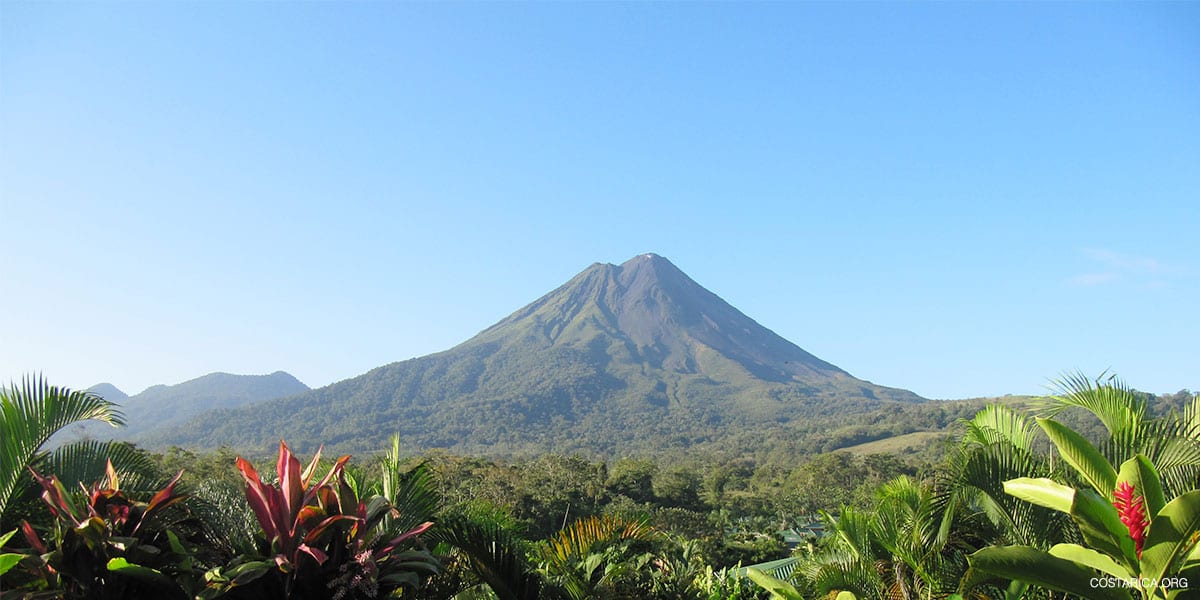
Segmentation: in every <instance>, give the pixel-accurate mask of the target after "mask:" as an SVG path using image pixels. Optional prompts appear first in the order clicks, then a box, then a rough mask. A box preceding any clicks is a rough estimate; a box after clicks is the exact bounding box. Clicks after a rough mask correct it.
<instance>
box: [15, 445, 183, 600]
mask: <svg viewBox="0 0 1200 600" xmlns="http://www.w3.org/2000/svg"><path fill="white" fill-rule="evenodd" d="M29 471H30V473H32V474H33V478H34V480H35V481H37V483H38V485H40V486H41V488H42V501H43V502H44V503H45V505H46V507H47V508H48V509H49V511H50V514H51V515H52V516H53V517H54V521H53V522H52V523H51V525H50V528H49V531H48V533H49V534H50V535H49V536H48V540H43V539H42V537H41V536H40V535H39V534H38V532H37V531H35V530H34V528H33V527H32V526H31V525H30V524H29V523H28V522H27V521H22V522H21V533H22V535H23V536H24V537H25V541H26V542H28V543H29V547H30V550H31V552H30V553H27V554H24V555H23V557H22V559H21V561H20V563H19V566H18V568H17V569H16V570H17V571H18V572H17V574H16V575H15V579H17V580H18V581H19V587H21V588H23V589H27V590H34V589H44V590H55V591H56V592H55V593H57V594H59V595H63V596H66V597H87V598H96V599H108V598H134V597H157V598H181V599H182V598H187V597H190V596H191V593H190V589H191V586H192V584H193V583H194V582H195V581H194V579H193V577H192V567H191V565H192V559H191V556H190V554H189V552H188V550H187V549H186V548H184V546H183V544H182V543H181V541H180V539H179V538H178V537H177V536H176V535H175V534H174V533H173V532H171V531H170V530H169V529H168V528H167V527H165V525H166V523H164V522H163V521H162V519H160V517H161V516H162V514H163V512H164V511H166V510H167V509H168V508H169V507H171V506H173V505H175V504H178V503H179V502H182V501H183V500H184V498H186V495H184V494H180V493H177V492H176V490H175V488H176V485H177V484H178V483H179V478H180V477H181V476H182V475H183V472H182V471H180V473H179V474H178V475H176V476H175V478H174V479H172V480H171V481H170V483H168V484H167V486H166V487H164V488H163V489H162V490H160V491H158V492H157V493H156V494H154V496H153V497H152V498H151V499H150V501H149V502H148V503H147V502H141V501H137V500H135V499H133V498H131V497H130V496H129V495H127V493H126V492H125V491H123V490H121V486H120V481H119V480H118V478H117V473H116V470H115V469H114V468H113V465H112V462H109V463H108V467H107V472H106V473H105V477H104V478H103V479H102V480H101V481H99V482H97V483H96V484H94V485H93V486H92V487H91V488H90V489H88V488H85V489H84V490H83V491H84V492H86V496H84V497H83V498H82V499H81V498H77V497H76V496H75V495H72V494H70V493H68V492H67V490H66V488H65V487H64V486H63V484H62V482H60V481H59V480H58V477H56V476H54V475H50V476H49V477H47V476H43V475H42V474H40V473H38V472H37V471H35V470H33V469H29ZM81 487H82V485H81ZM81 500H84V501H82V502H81Z"/></svg>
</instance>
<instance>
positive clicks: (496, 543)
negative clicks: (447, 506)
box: [425, 517, 562, 600]
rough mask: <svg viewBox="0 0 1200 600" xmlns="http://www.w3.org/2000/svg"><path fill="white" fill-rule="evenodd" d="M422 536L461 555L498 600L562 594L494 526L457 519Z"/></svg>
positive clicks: (507, 534)
mask: <svg viewBox="0 0 1200 600" xmlns="http://www.w3.org/2000/svg"><path fill="white" fill-rule="evenodd" d="M425 537H426V538H427V539H428V540H430V541H432V542H435V543H436V542H442V543H445V544H447V545H449V546H451V547H453V548H454V549H456V550H457V551H459V552H462V553H463V554H465V555H466V556H467V558H468V562H469V564H470V567H471V571H472V572H474V573H475V575H476V576H477V577H479V579H481V580H482V581H483V582H484V583H486V584H487V585H488V587H490V588H491V589H492V591H493V592H495V594H496V597H497V598H499V599H500V600H538V599H541V598H545V599H547V600H555V599H558V598H561V597H562V594H561V592H560V591H559V590H557V589H556V588H555V587H553V586H552V585H550V584H548V583H547V582H546V581H545V580H544V579H543V578H542V576H541V574H540V573H538V572H537V570H536V569H534V568H533V566H532V565H530V564H529V562H528V561H527V560H526V559H525V551H526V547H525V544H524V542H523V541H522V540H521V539H519V538H517V537H516V536H515V535H513V534H512V533H511V532H509V531H507V530H505V529H503V528H501V527H499V526H498V525H496V524H495V523H476V522H473V521H470V520H468V519H464V518H461V517H451V518H447V519H443V520H442V521H439V522H438V524H437V526H435V527H434V528H433V529H430V530H429V532H428V533H426V534H425Z"/></svg>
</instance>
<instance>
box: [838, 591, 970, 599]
mask: <svg viewBox="0 0 1200 600" xmlns="http://www.w3.org/2000/svg"><path fill="white" fill-rule="evenodd" d="M835 600H858V596H855V595H854V592H838V595H837V598H835ZM958 600H962V596H959V598H958Z"/></svg>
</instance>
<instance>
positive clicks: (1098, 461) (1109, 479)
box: [1037, 417, 1117, 500]
mask: <svg viewBox="0 0 1200 600" xmlns="http://www.w3.org/2000/svg"><path fill="white" fill-rule="evenodd" d="M1037 424H1038V426H1039V427H1041V428H1042V431H1045V432H1046V436H1047V437H1049V438H1050V441H1051V442H1054V446H1055V447H1057V448H1058V452H1059V454H1061V455H1062V457H1063V460H1065V461H1067V464H1069V465H1071V466H1072V467H1075V470H1076V471H1079V474H1080V475H1083V478H1084V479H1085V480H1087V482H1088V484H1089V485H1091V486H1092V487H1093V488H1095V490H1096V491H1097V492H1098V493H1099V494H1100V495H1101V496H1103V497H1105V498H1108V499H1109V500H1112V493H1113V488H1114V487H1115V486H1116V481H1117V471H1116V469H1113V466H1112V465H1111V464H1109V462H1108V460H1107V459H1105V458H1104V455H1103V454H1100V451H1099V450H1096V447H1095V446H1093V445H1092V443H1091V442H1089V441H1087V440H1086V439H1084V437H1083V436H1081V435H1079V434H1078V433H1075V432H1074V431H1072V430H1071V428H1069V427H1067V426H1065V425H1062V424H1061V423H1059V422H1058V421H1055V420H1054V419H1043V418H1040V417H1039V418H1038V419H1037Z"/></svg>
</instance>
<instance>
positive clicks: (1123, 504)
mask: <svg viewBox="0 0 1200 600" xmlns="http://www.w3.org/2000/svg"><path fill="white" fill-rule="evenodd" d="M1133 492H1134V489H1133V485H1131V484H1130V483H1129V482H1128V481H1123V482H1121V485H1118V486H1117V489H1115V490H1113V496H1114V497H1115V498H1116V499H1117V500H1116V501H1115V502H1113V506H1114V507H1116V509H1117V514H1118V515H1120V516H1121V522H1122V523H1124V524H1125V527H1128V528H1129V537H1131V538H1133V546H1134V548H1137V556H1138V560H1141V558H1142V543H1143V542H1145V541H1146V528H1147V527H1149V526H1150V522H1149V521H1147V520H1146V505H1145V501H1144V500H1143V499H1142V497H1141V496H1135V495H1134V494H1133Z"/></svg>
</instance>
